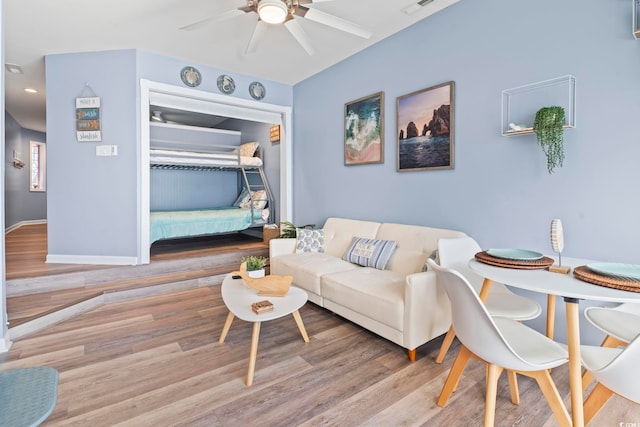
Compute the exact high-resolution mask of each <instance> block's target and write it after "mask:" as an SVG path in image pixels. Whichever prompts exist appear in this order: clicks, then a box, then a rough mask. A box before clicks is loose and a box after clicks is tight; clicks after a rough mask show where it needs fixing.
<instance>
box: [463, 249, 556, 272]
mask: <svg viewBox="0 0 640 427" xmlns="http://www.w3.org/2000/svg"><path fill="white" fill-rule="evenodd" d="M476 259H477V260H478V261H480V262H482V263H484V264H489V265H495V266H496V267H506V268H515V269H518V270H538V269H544V268H549V267H551V266H552V265H553V262H554V261H553V259H552V258H549V257H546V256H545V257H542V258H540V259H536V260H533V261H520V260H514V259H504V258H497V257H494V256H491V255H489V254H488V253H487V252H486V251H482V252H478V253H477V254H476Z"/></svg>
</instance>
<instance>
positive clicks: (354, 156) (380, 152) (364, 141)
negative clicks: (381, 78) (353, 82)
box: [344, 92, 384, 166]
mask: <svg viewBox="0 0 640 427" xmlns="http://www.w3.org/2000/svg"><path fill="white" fill-rule="evenodd" d="M383 121H384V92H378V93H374V94H373V95H369V96H365V97H363V98H360V99H356V100H355V101H351V102H347V103H346V104H344V127H345V132H344V164H345V165H346V166H350V165H365V164H371V163H383V162H384V125H383Z"/></svg>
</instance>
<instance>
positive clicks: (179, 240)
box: [139, 80, 291, 264]
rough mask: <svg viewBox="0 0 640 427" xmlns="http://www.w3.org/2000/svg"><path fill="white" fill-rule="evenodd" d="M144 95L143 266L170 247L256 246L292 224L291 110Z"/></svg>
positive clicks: (203, 97) (157, 92)
mask: <svg viewBox="0 0 640 427" xmlns="http://www.w3.org/2000/svg"><path fill="white" fill-rule="evenodd" d="M141 89H142V90H141V108H140V115H141V144H140V150H141V152H140V154H141V155H140V158H141V162H140V185H139V189H140V198H139V200H140V209H139V217H140V231H139V260H140V262H139V263H141V264H146V263H148V262H149V256H150V253H151V250H152V249H153V250H154V251H156V250H160V251H168V250H171V249H169V248H168V245H171V244H173V245H176V247H180V246H181V245H195V246H198V245H207V244H210V243H211V244H215V243H214V242H216V241H223V240H224V239H229V238H231V236H234V238H240V239H242V238H246V239H250V238H251V237H247V236H253V238H254V239H255V238H256V237H261V236H262V227H263V226H264V225H266V224H277V223H278V222H279V221H285V220H288V218H290V212H289V211H290V206H291V203H290V198H291V195H290V194H289V193H290V192H289V190H288V189H289V179H290V178H289V177H290V176H291V173H290V170H289V168H290V161H289V156H290V149H289V146H290V135H291V132H290V125H291V108H290V107H286V106H277V105H269V104H264V103H261V102H254V101H247V100H242V99H233V98H229V97H228V96H223V97H221V96H219V95H215V94H210V93H206V92H201V91H196V90H193V89H183V88H179V87H173V86H168V85H164V84H159V83H155V82H149V81H144V80H143V81H141ZM276 126H280V141H276V142H273V143H272V142H271V138H270V133H271V132H272V129H273V128H274V127H276ZM154 253H155V252H154Z"/></svg>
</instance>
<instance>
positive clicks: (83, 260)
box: [46, 254, 138, 265]
mask: <svg viewBox="0 0 640 427" xmlns="http://www.w3.org/2000/svg"><path fill="white" fill-rule="evenodd" d="M46 262H48V263H52V264H93V265H136V264H137V263H138V258H136V257H128V256H101V255H55V254H49V255H47V260H46Z"/></svg>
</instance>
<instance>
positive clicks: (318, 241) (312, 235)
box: [296, 228, 324, 253]
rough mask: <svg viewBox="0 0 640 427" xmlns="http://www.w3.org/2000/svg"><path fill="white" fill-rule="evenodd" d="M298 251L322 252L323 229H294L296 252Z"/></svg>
mask: <svg viewBox="0 0 640 427" xmlns="http://www.w3.org/2000/svg"><path fill="white" fill-rule="evenodd" d="M300 252H314V253H324V232H323V230H310V229H307V228H298V229H297V230H296V253H300Z"/></svg>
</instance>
